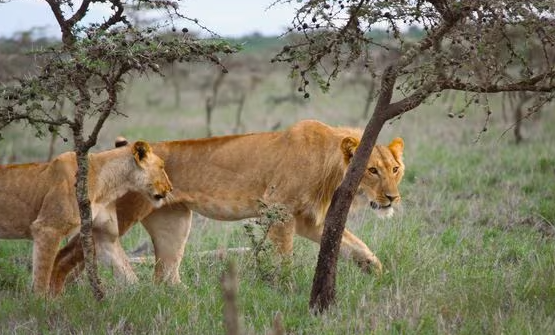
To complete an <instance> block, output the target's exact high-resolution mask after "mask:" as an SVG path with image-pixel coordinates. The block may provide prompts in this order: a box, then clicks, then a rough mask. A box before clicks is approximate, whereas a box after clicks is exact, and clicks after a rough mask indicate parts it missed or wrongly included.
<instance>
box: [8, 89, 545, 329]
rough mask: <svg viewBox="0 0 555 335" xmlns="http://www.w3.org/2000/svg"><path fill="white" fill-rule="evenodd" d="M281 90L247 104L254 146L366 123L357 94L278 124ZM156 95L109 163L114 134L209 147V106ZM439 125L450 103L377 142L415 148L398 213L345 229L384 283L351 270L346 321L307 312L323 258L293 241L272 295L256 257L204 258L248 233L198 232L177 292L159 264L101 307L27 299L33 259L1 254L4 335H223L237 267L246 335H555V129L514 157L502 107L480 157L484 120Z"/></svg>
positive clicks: (341, 295)
mask: <svg viewBox="0 0 555 335" xmlns="http://www.w3.org/2000/svg"><path fill="white" fill-rule="evenodd" d="M276 82H278V81H277V79H276ZM276 82H273V81H271V80H270V81H268V82H266V83H265V84H264V85H263V86H261V87H260V88H259V90H258V91H257V92H256V94H255V95H254V96H252V97H251V99H250V100H249V101H248V102H247V109H246V110H245V123H246V125H247V128H248V130H253V131H254V130H267V129H268V125H271V124H274V123H275V122H276V121H281V122H282V123H283V126H286V125H287V124H290V123H292V122H294V121H295V120H298V119H301V118H307V117H313V118H318V119H321V120H324V121H327V122H330V123H333V124H338V123H339V124H353V123H354V122H355V121H354V120H355V119H356V117H357V116H358V115H360V114H361V111H360V110H359V108H360V106H362V104H363V98H362V97H363V94H362V92H363V91H362V90H358V89H357V88H352V89H344V90H340V89H339V88H338V89H337V90H336V91H332V92H331V93H330V94H329V95H323V96H319V95H317V94H316V95H314V96H315V98H313V100H312V101H311V102H310V103H309V104H307V105H305V106H291V105H289V106H277V107H275V108H273V109H271V110H270V111H269V112H267V113H264V112H261V111H264V110H269V109H268V106H266V105H265V98H264V97H267V96H268V95H269V94H271V93H273V92H274V90H275V87H276V86H279V85H278V84H276ZM159 84H160V83H157V82H155V81H154V80H151V81H149V82H141V83H135V85H134V86H133V87H132V88H131V91H130V92H129V97H130V100H131V102H130V103H129V104H130V105H132V106H133V111H132V112H131V111H130V112H129V115H130V120H129V122H113V123H111V124H110V126H109V127H108V128H107V129H106V132H105V133H104V135H103V138H102V142H101V144H100V146H99V147H109V146H110V145H111V141H112V138H113V136H115V135H116V134H120V133H123V134H124V135H126V136H128V137H134V138H135V137H136V138H139V137H141V138H145V139H147V140H157V139H166V138H179V137H186V136H201V135H202V134H197V133H198V132H199V130H198V129H199V124H202V108H201V107H199V106H201V105H202V102H201V101H199V99H196V100H194V99H193V97H191V99H192V100H190V103H188V104H187V106H185V107H184V108H183V110H182V111H178V110H172V109H171V108H170V107H168V106H165V105H164V106H160V108H159V109H160V110H162V111H163V112H162V113H160V114H156V115H154V113H153V112H152V111H151V110H149V108H148V107H147V106H146V105H145V103H144V97H143V95H142V94H144V92H148V91H149V90H150V91H153V90H155V89H156V87H159V86H158V85H159ZM141 92H143V93H141ZM159 94H160V95H161V96H162V97H164V93H163V92H161V93H159ZM168 94H169V93H168ZM494 100H495V99H494ZM443 109H444V106H443V105H442V104H441V102H440V101H436V102H434V104H432V105H425V106H421V107H420V108H419V109H418V110H416V111H412V112H410V113H407V114H406V115H404V116H403V117H402V118H401V120H397V121H395V122H393V123H392V124H391V125H388V126H387V127H386V128H385V129H384V130H383V132H382V134H381V135H380V139H381V141H382V142H387V141H388V140H390V139H391V138H392V137H393V136H402V137H403V138H404V139H405V144H406V148H405V154H404V155H405V162H406V165H407V172H406V176H405V179H404V181H403V182H402V185H401V192H402V197H403V203H404V205H403V208H402V210H401V211H400V212H399V213H398V215H396V216H395V217H393V218H392V219H387V220H379V219H377V218H376V217H375V216H374V215H373V213H372V212H371V210H369V209H360V210H357V211H354V212H353V213H351V215H350V218H349V221H348V223H347V226H348V228H349V229H350V230H351V231H353V232H354V233H355V234H356V235H357V236H359V237H360V238H362V239H363V240H364V241H365V242H366V243H367V244H368V245H369V246H370V248H371V249H372V250H373V251H374V252H375V253H376V254H377V255H378V257H379V258H380V259H381V260H382V262H383V264H384V268H385V273H384V274H383V275H382V276H381V277H376V276H374V275H372V274H365V273H362V272H361V271H360V269H359V268H358V267H357V266H356V265H354V264H352V263H351V262H341V263H340V264H339V269H338V271H339V272H338V278H337V290H338V295H337V297H338V300H337V305H336V306H335V307H334V308H332V309H331V310H330V311H328V312H327V313H325V314H324V315H322V316H314V315H312V314H311V313H310V312H309V311H308V299H309V294H310V288H311V284H312V276H313V272H314V268H315V264H316V259H317V255H318V246H317V245H315V244H314V243H312V242H309V241H307V240H304V239H301V238H297V239H296V240H295V256H294V257H293V260H292V261H291V264H288V268H287V269H286V270H287V272H286V274H287V275H286V276H283V277H282V278H280V280H268V278H267V277H266V276H261V275H260V271H257V268H256V262H255V260H254V259H253V255H252V254H250V253H246V254H232V253H229V254H228V255H227V256H225V257H212V256H207V255H200V254H199V252H200V251H205V250H214V249H219V248H229V247H236V246H249V244H250V241H249V238H248V236H246V234H245V233H244V230H243V227H242V225H241V224H240V223H222V222H215V221H212V220H208V219H205V218H202V217H199V216H195V218H194V224H193V231H192V234H191V237H190V239H189V243H188V246H187V249H186V252H185V258H184V260H183V263H182V266H181V276H182V280H183V285H180V286H177V287H171V286H165V285H160V286H158V285H154V284H152V283H151V281H150V278H151V275H152V264H148V263H147V264H137V265H136V266H135V268H136V270H137V273H138V275H139V277H140V284H137V285H133V286H130V287H126V286H124V285H123V284H121V283H118V282H116V281H115V280H114V279H113V278H111V274H110V273H109V272H108V271H105V272H104V273H103V278H104V279H105V283H106V286H107V289H108V295H107V298H106V300H105V301H103V302H100V303H96V302H95V301H94V299H93V298H92V295H91V294H90V292H89V288H88V286H87V285H86V283H84V282H82V281H77V282H76V283H75V284H73V285H69V286H68V288H67V290H66V292H65V294H64V295H63V296H61V297H59V298H57V299H54V300H51V301H46V300H44V299H40V298H36V297H33V295H32V294H31V293H30V285H29V284H30V263H31V261H30V257H31V252H30V250H31V249H30V246H31V244H30V243H29V242H27V241H6V240H1V241H0V333H14V334H37V333H44V334H58V333H59V334H62V333H63V334H67V333H72V334H92V333H108V334H177V333H180V334H222V333H224V326H223V315H222V308H223V299H222V297H221V290H220V277H221V274H222V273H223V271H225V269H226V264H227V261H228V260H229V259H233V260H235V261H236V263H237V264H238V272H239V285H240V286H239V308H240V312H241V314H242V322H243V325H244V329H245V330H246V331H247V332H248V333H252V334H254V333H256V334H263V333H268V332H269V331H270V329H271V325H272V321H273V319H274V316H275V314H276V313H277V312H278V311H279V312H280V313H281V314H282V316H283V324H284V327H285V329H286V331H287V332H288V333H294V334H315V333H318V334H369V333H375V334H550V333H553V332H554V331H555V259H554V258H555V243H554V237H555V229H554V223H555V182H554V181H555V146H554V145H553V144H554V143H555V131H554V130H555V129H554V128H555V126H554V124H555V123H554V119H555V117H554V116H553V114H552V113H551V111H547V110H546V112H544V114H542V115H541V118H540V119H538V120H533V121H528V122H527V123H526V124H525V131H526V132H525V136H527V140H526V141H525V142H524V143H522V144H521V145H518V146H517V145H514V144H513V141H512V138H511V136H510V133H509V134H507V135H505V136H501V135H502V132H503V131H504V130H505V129H506V128H507V127H508V123H506V122H504V121H503V120H502V118H501V116H500V113H499V112H500V110H499V106H498V105H495V106H494V111H495V112H496V113H494V115H493V119H492V121H491V123H490V124H489V125H488V128H489V130H488V131H487V132H486V133H483V134H481V135H480V139H479V141H475V139H476V138H477V137H478V135H479V134H480V130H481V129H482V128H483V120H484V118H483V115H481V112H480V111H479V110H476V111H473V110H470V111H469V112H468V115H467V117H466V118H464V119H458V118H455V119H450V118H448V117H447V115H446V114H447V113H446V112H444V111H443ZM231 110H232V109H229V110H226V109H225V108H222V109H220V110H216V115H215V122H216V125H215V126H216V129H219V132H220V133H225V132H226V131H225V129H226V128H225V125H226V122H227V124H229V120H232V119H233V118H232V115H231V113H232V112H231ZM149 125H151V126H149ZM195 134H196V135H195ZM16 135H17V134H16V133H15V132H14V133H13V134H11V135H10V136H12V137H9V136H8V137H7V138H8V141H9V139H10V138H15V136H16ZM19 136H21V134H19ZM10 143H11V144H10ZM14 143H15V142H4V143H2V142H0V148H6V146H7V145H13V146H14V147H17V148H18V149H20V150H21V152H31V153H32V152H33V150H31V149H29V148H30V147H33V146H35V145H37V146H39V147H40V143H39V144H37V143H38V142H36V141H35V140H33V139H32V138H28V137H20V140H19V144H21V146H20V145H18V143H15V144H14ZM2 146H4V147H2ZM59 150H60V151H62V150H64V149H63V147H60V148H59ZM21 157H22V158H21V160H25V159H26V158H27V157H29V159H32V158H33V157H34V156H33V154H30V155H28V156H21ZM146 239H148V235H147V234H146V233H145V231H144V230H143V229H142V228H141V227H140V226H137V227H135V228H134V229H133V230H132V231H131V232H130V233H129V234H128V235H127V236H125V237H124V239H123V242H124V245H125V247H126V248H127V250H131V249H133V248H134V247H135V246H136V245H137V244H139V243H140V242H142V241H143V240H146ZM276 265H277V263H276Z"/></svg>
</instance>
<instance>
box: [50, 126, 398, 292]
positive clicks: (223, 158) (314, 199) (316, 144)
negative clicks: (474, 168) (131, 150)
mask: <svg viewBox="0 0 555 335" xmlns="http://www.w3.org/2000/svg"><path fill="white" fill-rule="evenodd" d="M361 135H362V130H361V129H352V128H339V127H330V126H328V125H326V124H323V123H321V122H318V121H311V120H307V121H301V122H299V123H297V124H295V125H293V126H291V127H290V128H289V129H287V130H285V131H278V132H267V133H256V134H246V135H233V136H223V137H214V138H206V139H196V140H183V141H169V142H160V143H154V144H152V148H153V150H154V152H156V153H157V154H158V155H159V156H160V157H162V158H163V159H164V160H165V161H166V171H167V172H168V175H169V176H170V178H171V179H172V182H173V184H174V192H173V193H172V200H171V203H170V204H168V205H166V206H164V207H162V208H160V209H156V210H155V209H154V208H153V207H152V206H151V205H149V204H148V203H147V202H145V201H142V200H141V199H139V198H138V197H137V196H136V195H135V194H128V195H126V196H125V197H123V198H122V199H119V200H118V201H117V212H118V224H119V233H120V235H122V234H124V233H125V232H126V231H127V230H128V229H129V228H130V227H131V226H132V225H133V224H134V223H135V222H137V221H141V223H142V224H143V225H144V227H145V228H146V229H147V231H148V233H149V234H150V236H151V238H152V241H153V244H154V250H155V257H156V265H155V280H157V281H160V280H165V281H169V282H171V283H177V282H180V277H179V272H178V268H179V265H180V262H181V259H182V255H183V251H184V248H185V243H186V241H187V237H188V235H189V229H190V226H191V211H196V212H198V213H200V214H201V215H204V216H206V217H209V218H213V219H217V220H240V219H245V218H250V217H256V216H258V215H259V214H258V213H259V209H260V205H259V204H260V202H259V201H262V202H263V203H265V204H272V203H274V204H283V205H285V206H286V207H287V209H288V210H289V212H290V213H291V214H292V217H293V220H292V221H291V222H289V223H288V224H285V225H276V226H273V227H272V228H271V230H270V234H269V237H270V239H271V240H272V241H273V242H274V243H275V245H276V246H277V248H278V251H279V252H281V253H283V254H290V253H291V252H292V248H293V235H294V234H295V233H297V234H299V235H301V236H304V237H306V238H309V239H311V240H313V241H315V242H317V243H319V242H320V238H321V236H322V231H323V220H324V218H325V214H326V211H327V209H328V207H329V205H330V202H331V198H332V195H333V192H334V191H335V189H336V188H337V186H338V185H339V184H340V183H341V181H342V179H343V177H344V175H345V172H346V169H347V165H348V164H349V162H350V160H351V158H352V157H353V154H354V152H355V150H356V148H357V146H358V144H359V141H360V138H361ZM403 146H404V144H403V140H402V139H401V138H395V139H394V140H393V141H392V142H391V143H390V144H389V145H388V146H382V145H377V146H375V148H374V150H373V152H372V154H371V156H370V159H369V160H368V169H367V171H366V173H365V175H364V177H363V179H362V182H361V184H360V189H359V191H362V192H363V193H364V194H365V195H366V196H367V197H368V198H369V199H370V201H371V205H372V208H374V209H375V210H376V211H377V212H378V213H379V214H381V215H386V216H388V215H391V214H392V213H393V207H394V205H396V204H398V203H399V202H400V199H401V197H400V195H399V191H398V189H397V185H398V184H399V182H400V181H401V178H402V177H403V173H404V169H405V167H404V164H403V160H402V152H403ZM341 249H342V253H343V254H344V255H347V256H350V257H352V258H353V259H354V260H355V261H357V263H358V264H359V265H360V266H361V267H363V268H365V269H367V268H369V265H372V266H373V267H374V268H375V270H376V271H377V272H381V270H382V265H381V263H380V261H379V259H378V258H377V257H376V256H375V255H374V254H373V253H372V251H370V249H369V248H368V247H367V246H366V244H364V242H362V241H361V240H360V239H358V238H357V237H356V236H354V235H353V234H352V233H350V232H349V231H348V230H345V232H344V233H343V239H342V244H341ZM120 255H121V253H118V254H114V255H113V256H114V257H119V256H120ZM81 260H82V252H81V248H80V247H79V241H78V239H73V240H72V241H71V242H70V243H69V244H68V246H67V247H66V248H64V249H62V250H61V251H60V253H59V255H58V257H57V260H56V263H57V265H56V270H55V275H54V276H53V281H52V284H53V288H54V290H55V291H59V290H60V289H61V288H62V286H63V282H64V279H65V276H66V275H67V273H68V272H69V271H70V270H71V269H72V268H73V267H74V266H75V265H77V264H78V262H80V261H81ZM122 262H123V261H122Z"/></svg>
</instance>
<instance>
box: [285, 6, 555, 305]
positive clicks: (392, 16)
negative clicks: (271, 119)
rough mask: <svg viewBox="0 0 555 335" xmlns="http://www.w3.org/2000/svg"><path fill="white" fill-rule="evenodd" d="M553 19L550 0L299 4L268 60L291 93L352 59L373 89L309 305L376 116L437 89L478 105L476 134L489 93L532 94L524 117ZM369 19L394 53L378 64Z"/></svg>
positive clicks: (330, 256) (543, 64) (330, 217)
mask: <svg viewBox="0 0 555 335" xmlns="http://www.w3.org/2000/svg"><path fill="white" fill-rule="evenodd" d="M277 2H278V3H279V2H289V1H277ZM554 18H555V2H553V1H552V0H544V1H542V0H537V1H524V0H492V1H475V0H399V1H388V0H343V1H325V0H309V1H307V2H306V3H304V4H302V5H301V7H300V8H299V9H298V10H297V13H296V16H295V18H294V20H293V27H292V28H291V30H290V33H291V34H295V35H296V37H297V40H296V41H295V42H294V43H291V44H289V45H287V46H285V47H284V48H283V49H282V51H281V52H279V53H278V54H277V55H276V56H275V58H274V61H281V62H287V63H289V64H290V66H291V71H292V74H293V75H296V78H298V83H299V87H298V90H299V91H301V92H303V93H304V96H305V97H309V96H310V94H309V84H310V82H311V81H312V82H316V83H317V84H318V86H319V87H320V88H321V89H323V90H327V89H328V88H329V86H330V83H331V81H332V80H333V79H335V78H336V77H337V76H338V74H339V73H340V71H341V70H344V69H345V68H347V67H349V66H350V65H351V64H353V63H354V62H355V61H356V60H360V59H362V60H364V61H365V62H366V67H367V69H368V76H372V77H376V79H377V80H378V81H379V83H380V86H381V87H380V89H379V93H378V97H377V102H376V105H375V107H374V112H373V114H372V117H371V118H370V120H369V122H368V124H367V125H366V127H365V129H364V134H363V137H362V140H361V143H360V146H359V147H358V150H357V151H356V154H355V156H354V158H353V160H352V163H351V164H350V166H349V169H348V171H347V174H346V176H345V178H344V180H343V182H342V184H341V185H340V186H339V188H338V189H337V190H336V192H335V194H334V196H333V199H332V202H331V206H330V208H329V210H328V213H327V215H326V219H325V226H324V236H323V238H322V242H321V247H320V253H319V257H318V264H317V266H316V271H315V275H314V281H313V287H312V293H311V297H310V307H311V309H312V310H314V311H323V310H325V309H327V308H328V307H329V306H330V305H332V304H333V303H334V300H335V273H336V262H337V256H338V252H339V245H340V238H341V234H342V232H343V230H344V228H345V221H346V216H347V213H348V210H349V207H350V204H351V202H352V199H353V196H354V194H355V191H356V189H357V187H358V184H359V182H360V180H361V177H362V175H363V173H365V162H366V161H367V159H368V157H369V155H370V153H371V151H372V149H373V147H374V144H375V142H376V138H377V137H378V134H379V132H380V130H381V128H382V126H383V125H384V123H385V122H386V121H388V120H391V119H393V118H398V117H401V116H402V114H403V113H406V112H408V111H411V110H413V109H414V108H416V107H417V106H419V105H420V104H422V103H423V102H426V101H428V102H431V101H433V99H434V98H436V97H437V96H439V95H440V94H441V92H443V91H445V90H456V91H463V92H465V96H466V99H467V101H468V103H479V104H481V105H483V107H484V111H485V113H484V127H483V131H486V130H487V124H488V121H489V117H490V114H491V113H492V112H491V110H490V108H489V106H488V100H487V97H488V94H490V93H496V92H516V91H527V92H532V93H533V94H532V96H533V98H532V99H533V103H532V106H531V107H530V108H529V109H528V113H527V115H528V116H529V115H531V114H533V113H534V112H535V111H537V110H538V109H539V108H540V107H541V106H543V105H545V104H546V103H548V102H550V101H551V100H552V99H553V95H554V94H555V93H554V90H555V81H554V79H555V68H554V62H553V60H554V59H553V55H554V53H553V51H554V48H553V47H554V45H555V19H554ZM410 25H416V26H419V27H421V28H422V29H424V31H425V32H426V33H425V35H424V36H423V37H422V38H419V39H414V38H413V37H411V39H409V38H407V37H405V35H404V34H403V33H402V29H403V27H404V26H410ZM376 26H381V27H384V26H385V27H387V30H386V32H387V33H388V34H389V36H390V37H391V38H392V39H394V40H395V41H396V47H397V49H398V50H396V51H395V52H398V57H391V58H390V59H389V63H388V64H375V63H374V62H373V61H372V52H374V50H379V49H384V50H386V51H388V48H389V47H388V46H386V45H384V44H382V43H381V42H380V41H379V40H377V39H374V38H372V37H371V35H370V32H371V31H372V30H373V29H375V27H376ZM407 36H408V35H407ZM532 50H534V51H533V52H532ZM384 65H385V66H384ZM379 68H383V70H377V69H379ZM394 97H395V98H394Z"/></svg>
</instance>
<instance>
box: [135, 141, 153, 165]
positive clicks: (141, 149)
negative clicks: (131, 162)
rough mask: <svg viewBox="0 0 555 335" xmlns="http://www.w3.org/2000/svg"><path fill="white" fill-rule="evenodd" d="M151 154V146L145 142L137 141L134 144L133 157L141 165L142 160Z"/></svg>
mask: <svg viewBox="0 0 555 335" xmlns="http://www.w3.org/2000/svg"><path fill="white" fill-rule="evenodd" d="M149 153H150V145H149V144H148V143H146V142H143V141H137V142H135V144H133V156H134V157H135V161H137V163H139V164H140V163H141V161H142V160H144V159H145V157H146V156H148V154H149Z"/></svg>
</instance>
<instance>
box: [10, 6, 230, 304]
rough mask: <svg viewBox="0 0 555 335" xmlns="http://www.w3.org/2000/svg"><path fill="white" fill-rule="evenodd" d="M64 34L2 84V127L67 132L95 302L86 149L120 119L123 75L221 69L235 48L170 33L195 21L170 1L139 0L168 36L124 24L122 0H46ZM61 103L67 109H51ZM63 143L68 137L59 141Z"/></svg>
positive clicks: (97, 285)
mask: <svg viewBox="0 0 555 335" xmlns="http://www.w3.org/2000/svg"><path fill="white" fill-rule="evenodd" d="M46 2H47V3H48V4H49V6H50V9H51V10H52V13H53V14H54V16H55V18H56V20H57V22H58V25H59V27H60V30H61V33H62V41H61V43H60V44H58V45H55V46H53V47H49V48H47V49H44V50H41V51H39V53H40V55H41V57H40V58H41V59H42V62H43V64H42V66H41V67H40V68H39V69H38V73H37V74H36V75H29V76H27V77H25V78H19V79H18V80H17V81H16V82H15V84H14V83H13V82H10V83H7V84H6V85H5V86H4V87H3V88H2V89H1V90H0V130H1V129H2V128H4V127H5V126H7V125H9V124H12V123H17V122H20V123H21V122H23V123H25V124H28V125H31V126H33V128H34V129H35V130H36V131H37V135H39V136H41V135H43V134H45V133H46V132H47V130H48V131H50V132H57V131H58V129H60V127H67V128H69V130H70V131H71V137H72V139H73V147H74V150H75V152H76V157H77V167H78V169H77V173H76V178H77V182H76V185H75V187H76V196H77V202H78V205H79V212H80V217H81V223H82V225H81V238H82V241H83V243H82V245H83V249H84V250H83V251H84V254H85V264H86V270H87V274H88V277H89V280H90V282H91V285H92V288H93V293H94V295H95V297H96V298H97V299H98V300H100V299H102V297H103V291H102V288H101V285H100V281H99V278H98V275H97V268H96V262H95V258H94V244H93V242H92V236H91V232H92V219H91V207H90V201H89V199H88V194H87V183H88V180H87V172H88V160H87V156H88V152H89V150H90V148H92V147H93V146H94V145H95V144H96V142H97V137H98V134H99V132H100V130H101V129H102V126H103V125H104V123H105V121H106V120H107V119H108V117H110V116H112V115H118V114H120V113H119V111H118V97H119V93H120V92H121V90H122V89H123V88H124V86H125V80H126V78H127V77H126V76H127V75H129V74H132V73H139V74H144V73H147V72H154V73H160V72H159V69H160V65H159V64H166V63H173V62H181V61H208V62H212V63H214V64H216V65H218V66H220V67H221V69H222V71H226V70H225V68H224V67H223V65H222V64H221V63H220V60H219V58H218V56H217V55H218V53H220V52H225V53H230V52H234V51H235V50H234V49H233V48H232V47H230V46H229V45H228V44H227V43H225V42H222V41H217V40H211V41H202V40H198V39H196V38H194V37H192V36H190V35H189V34H188V33H187V32H188V30H187V29H186V28H183V30H181V31H179V32H176V31H177V28H176V22H175V21H174V20H175V19H177V18H181V19H185V20H189V21H193V22H194V23H197V21H196V20H194V19H192V20H191V19H188V18H186V17H184V16H182V15H181V14H180V13H179V12H178V5H177V2H176V1H172V0H160V1H157V0H156V1H139V2H137V5H138V6H139V7H133V8H132V9H133V10H134V11H136V10H137V8H139V9H141V10H150V9H157V10H162V11H163V12H164V13H166V14H167V17H166V23H165V28H167V29H168V30H169V29H170V28H171V30H172V31H173V33H172V34H158V31H159V30H161V29H162V28H164V27H163V26H161V25H158V26H153V27H139V26H135V25H133V24H132V23H130V21H129V20H128V19H127V16H126V13H127V11H128V10H129V8H130V7H128V6H127V5H128V3H125V2H124V1H121V0H83V1H82V2H81V4H80V5H79V6H75V5H74V4H73V2H72V1H58V0H46ZM98 4H104V5H106V4H108V5H111V10H112V12H111V14H110V15H109V17H108V18H107V19H105V20H104V22H101V23H93V24H90V25H87V26H85V25H84V24H82V23H81V21H82V19H83V18H84V17H85V15H86V13H87V12H88V11H89V10H90V9H91V8H92V6H95V5H98ZM62 101H67V103H66V106H67V105H68V104H69V108H68V109H69V112H67V113H60V112H59V110H58V108H57V106H58V105H59V104H60V103H61V102H62ZM64 140H66V141H67V139H64Z"/></svg>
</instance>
